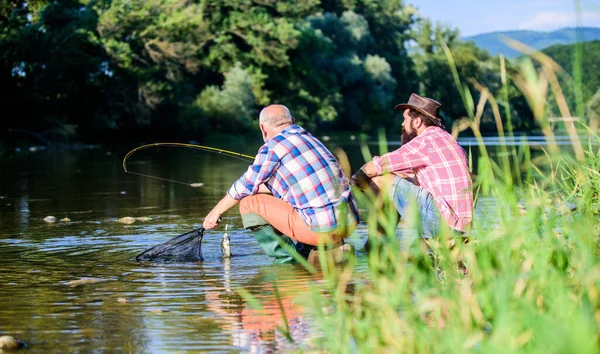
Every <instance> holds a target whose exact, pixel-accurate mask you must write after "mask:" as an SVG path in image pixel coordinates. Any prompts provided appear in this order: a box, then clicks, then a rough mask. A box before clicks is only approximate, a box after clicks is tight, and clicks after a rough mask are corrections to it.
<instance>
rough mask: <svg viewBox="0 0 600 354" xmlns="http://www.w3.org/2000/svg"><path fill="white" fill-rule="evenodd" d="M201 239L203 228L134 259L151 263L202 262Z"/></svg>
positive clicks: (162, 244) (180, 236) (157, 246)
mask: <svg viewBox="0 0 600 354" xmlns="http://www.w3.org/2000/svg"><path fill="white" fill-rule="evenodd" d="M203 237H204V228H203V227H201V228H199V229H196V230H193V231H190V232H186V233H184V234H183V235H179V236H177V237H173V238H172V239H170V240H168V241H166V242H163V243H161V244H158V245H156V246H154V247H152V248H149V249H147V250H145V251H144V252H142V253H140V254H138V255H137V256H136V257H135V259H136V260H137V261H152V262H198V261H201V260H203V258H202V238H203Z"/></svg>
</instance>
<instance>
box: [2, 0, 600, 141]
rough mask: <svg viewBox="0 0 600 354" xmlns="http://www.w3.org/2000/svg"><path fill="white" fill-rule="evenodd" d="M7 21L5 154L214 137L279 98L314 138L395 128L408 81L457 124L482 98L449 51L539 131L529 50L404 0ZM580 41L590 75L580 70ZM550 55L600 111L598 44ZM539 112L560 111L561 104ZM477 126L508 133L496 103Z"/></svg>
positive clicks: (81, 6) (130, 7) (143, 7)
mask: <svg viewBox="0 0 600 354" xmlns="http://www.w3.org/2000/svg"><path fill="white" fill-rule="evenodd" d="M0 24H1V25H2V26H0V48H2V50H1V51H0V53H1V54H0V75H2V80H0V86H1V87H2V92H4V94H3V115H4V117H5V119H3V120H2V122H0V142H1V143H2V145H3V146H4V147H5V150H7V149H8V148H10V147H14V146H19V145H20V144H22V143H26V142H29V141H31V142H35V141H51V142H61V143H69V142H79V143H86V144H99V143H100V144H101V143H106V142H113V141H117V142H127V141H190V140H195V141H199V142H201V143H207V142H208V141H210V139H211V136H212V135H214V134H215V133H219V134H224V135H223V136H224V137H229V136H245V135H247V134H252V132H254V131H255V130H256V129H255V128H256V117H257V115H258V111H259V110H260V108H261V107H264V106H265V105H267V104H269V103H283V104H285V105H287V106H288V107H289V108H290V109H291V111H292V113H293V114H294V116H295V117H296V118H297V121H298V123H299V124H300V125H302V126H304V127H305V128H307V129H308V130H309V131H311V132H315V133H316V135H327V136H332V137H333V136H336V135H337V134H345V133H344V132H354V134H360V133H364V134H368V135H369V136H373V137H376V136H378V131H379V130H380V129H382V128H385V130H386V132H387V134H388V138H392V137H393V136H398V135H399V134H400V125H401V117H400V116H399V115H398V114H397V112H394V110H393V107H394V105H395V104H396V103H398V102H400V101H403V100H405V99H407V98H408V97H409V96H410V94H411V93H412V92H417V93H419V94H421V95H424V96H427V97H435V98H436V99H439V100H440V101H441V102H442V104H443V106H442V115H443V116H444V118H445V119H446V125H447V126H448V127H449V129H450V127H452V125H453V124H454V122H456V121H459V120H460V119H461V117H465V116H467V117H468V116H470V115H472V114H473V113H474V111H475V108H476V107H474V106H465V104H464V102H463V98H462V97H461V94H460V92H459V91H458V90H457V89H456V87H455V80H456V78H455V77H454V74H453V73H452V69H451V67H450V66H449V63H448V61H447V60H446V50H448V51H450V53H451V54H452V56H453V58H454V61H455V72H456V76H457V77H458V78H459V79H460V80H461V83H462V85H463V86H462V87H461V90H468V91H469V92H470V95H471V96H472V97H473V99H474V101H475V102H477V101H478V100H479V99H480V98H481V96H482V92H481V91H480V90H479V89H478V87H480V86H483V87H486V88H487V90H488V91H489V92H488V93H489V94H490V95H492V96H494V97H498V102H497V104H498V105H499V107H500V109H502V110H505V109H506V107H509V109H510V112H505V113H506V114H503V115H502V116H501V118H500V119H502V123H503V126H504V127H507V128H508V126H509V125H510V129H512V130H513V131H523V132H534V131H536V130H539V129H540V126H539V124H538V122H536V120H535V118H534V115H535V113H534V112H533V111H532V109H531V106H530V104H529V100H528V98H527V96H526V95H525V94H523V92H522V90H521V89H520V87H519V83H518V82H516V81H514V80H513V77H514V75H513V74H514V73H517V72H519V71H520V70H521V67H522V65H524V63H525V62H526V61H527V58H528V56H529V55H530V54H528V55H527V56H521V57H518V58H514V59H511V60H502V61H500V60H499V57H498V56H491V55H490V54H489V53H487V52H486V51H485V50H482V49H481V48H478V47H476V46H475V44H474V43H473V42H468V41H463V40H461V39H460V33H459V32H458V31H457V30H456V29H454V28H451V27H447V26H443V25H440V24H434V23H432V22H431V21H430V20H428V19H427V18H423V17H422V16H420V15H419V14H418V11H417V10H416V9H415V8H414V7H413V6H411V5H410V3H408V2H404V1H401V0H382V1H376V2H373V1H368V0H357V1H350V2H346V1H327V2H318V1H307V2H303V3H302V4H297V3H293V2H285V1H280V2H276V3H258V2H228V1H223V0H218V1H210V2H181V1H176V0H168V1H126V0H114V1H77V0H69V1H60V2H52V1H43V0H42V1H35V2H30V1H11V2H5V3H2V4H0ZM440 40H442V41H443V42H444V43H445V46H446V48H444V47H443V46H441V45H439V43H440V42H439V41H440ZM576 48H577V50H576V51H575V49H576ZM521 51H522V50H521ZM573 52H576V53H578V57H577V58H578V59H577V60H578V63H579V64H580V65H583V67H586V68H589V72H586V75H583V76H577V74H576V73H577V71H576V70H574V69H573V68H574V66H573V65H571V64H572V62H573V60H572V58H571V55H566V54H565V53H573ZM542 53H547V54H548V55H549V56H551V57H552V58H553V59H554V60H555V61H556V62H557V63H558V65H559V66H561V67H563V68H564V70H558V71H557V80H558V81H559V83H560V84H561V85H562V87H564V88H565V91H564V92H563V95H564V97H565V100H566V101H567V103H568V104H569V105H570V106H575V105H576V104H579V103H576V102H580V103H581V104H583V102H589V105H588V107H587V108H586V107H585V106H581V107H578V108H577V110H576V111H575V112H574V113H573V116H577V117H582V116H583V113H584V110H585V109H588V110H592V111H596V112H597V111H598V110H599V108H598V107H600V91H598V86H597V82H598V80H599V78H598V76H597V75H598V74H597V73H598V72H600V69H599V70H596V69H598V63H599V61H600V60H599V58H600V41H590V42H586V44H585V46H581V45H579V44H574V45H568V46H553V47H551V48H548V49H544V50H543V51H542ZM534 65H539V64H537V62H536V64H534ZM501 66H502V67H501ZM502 70H505V71H506V73H507V74H508V75H507V76H506V79H507V80H506V81H505V82H504V83H502V78H501V77H500V72H501V71H502ZM586 70H587V69H586ZM574 84H576V85H574ZM575 87H579V88H580V89H575V90H574V89H571V88H575ZM508 102H510V104H508ZM545 110H546V111H547V113H548V116H549V117H550V118H552V117H564V115H563V114H562V112H561V108H560V107H559V106H558V105H557V104H556V103H555V101H554V100H550V104H549V105H547V106H546V107H545ZM509 120H511V122H510V124H509ZM479 130H480V131H481V132H482V134H489V135H494V134H496V135H497V134H499V133H500V132H499V131H498V129H497V124H496V119H495V113H494V111H493V108H492V107H490V106H485V109H484V111H483V112H482V115H481V121H480V126H479ZM351 134H352V133H351ZM463 134H468V132H467V131H463ZM230 140H235V139H230Z"/></svg>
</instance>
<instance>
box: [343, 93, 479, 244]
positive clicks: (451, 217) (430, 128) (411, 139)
mask: <svg viewBox="0 0 600 354" xmlns="http://www.w3.org/2000/svg"><path fill="white" fill-rule="evenodd" d="M440 107H441V104H440V103H439V102H437V101H435V100H433V99H431V98H427V97H421V96H419V95H417V94H414V93H413V94H412V95H411V97H410V99H409V100H408V103H404V104H399V105H397V106H396V107H395V109H396V110H398V111H403V115H404V122H403V123H402V137H401V140H402V145H401V146H400V148H399V149H397V150H395V151H392V152H389V153H387V154H384V155H382V156H375V157H374V158H373V159H372V160H371V161H369V162H367V163H366V164H365V165H363V166H362V167H361V169H360V170H359V171H358V172H357V173H356V174H355V175H354V176H352V180H353V181H354V182H355V183H356V184H358V186H359V187H361V188H364V187H365V186H368V185H370V186H372V187H375V188H374V189H375V190H376V191H380V192H382V193H387V194H388V195H389V198H390V201H391V202H392V203H393V204H394V205H395V207H396V209H397V210H398V213H399V214H400V217H401V218H402V217H406V215H407V214H406V213H407V208H408V207H410V205H411V200H415V201H416V205H417V208H418V211H419V214H420V221H421V223H420V225H419V228H420V233H421V236H422V237H423V238H425V239H429V238H433V237H435V236H436V234H437V233H438V231H439V227H440V224H441V222H443V223H445V224H446V225H448V226H449V227H450V228H451V229H452V230H455V231H457V232H461V233H462V232H464V231H465V229H466V228H467V227H468V226H469V225H470V223H471V220H472V215H473V192H472V190H471V174H470V172H469V168H468V162H467V154H466V152H465V150H464V149H463V148H462V147H461V146H460V145H458V143H457V142H456V140H455V139H454V138H453V137H452V135H450V134H449V133H448V132H446V131H445V130H444V128H445V127H444V122H443V119H442V118H441V116H440V115H439V110H440ZM373 184H374V185H375V186H373ZM384 195H385V194H384ZM367 246H368V244H367ZM367 249H368V247H367Z"/></svg>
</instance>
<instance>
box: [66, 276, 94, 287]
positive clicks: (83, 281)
mask: <svg viewBox="0 0 600 354" xmlns="http://www.w3.org/2000/svg"><path fill="white" fill-rule="evenodd" d="M101 281H104V279H99V278H81V279H77V280H71V281H69V282H66V283H65V285H68V286H71V287H73V286H78V285H84V284H94V283H99V282H101Z"/></svg>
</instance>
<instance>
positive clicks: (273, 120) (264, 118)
mask: <svg viewBox="0 0 600 354" xmlns="http://www.w3.org/2000/svg"><path fill="white" fill-rule="evenodd" d="M273 106H279V107H281V110H283V112H270V111H269V110H267V108H269V107H273ZM258 119H259V122H260V124H264V125H266V126H268V127H271V128H277V127H279V126H281V125H284V124H288V123H292V124H293V123H295V120H294V117H292V113H290V110H289V109H288V108H287V107H286V106H284V105H271V106H268V107H265V108H263V109H262V111H260V114H259V116H258Z"/></svg>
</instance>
